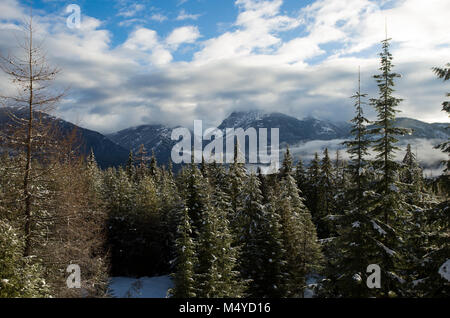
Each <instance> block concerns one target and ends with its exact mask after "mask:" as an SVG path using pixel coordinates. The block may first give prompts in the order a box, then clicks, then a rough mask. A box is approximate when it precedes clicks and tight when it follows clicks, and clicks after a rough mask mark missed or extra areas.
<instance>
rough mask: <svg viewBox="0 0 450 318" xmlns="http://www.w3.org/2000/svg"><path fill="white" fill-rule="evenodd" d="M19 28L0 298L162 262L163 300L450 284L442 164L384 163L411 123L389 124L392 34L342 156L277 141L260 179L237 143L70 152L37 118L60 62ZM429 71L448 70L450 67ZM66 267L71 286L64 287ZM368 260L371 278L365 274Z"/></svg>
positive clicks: (135, 273)
mask: <svg viewBox="0 0 450 318" xmlns="http://www.w3.org/2000/svg"><path fill="white" fill-rule="evenodd" d="M27 31H28V33H27V34H28V37H27V38H26V41H25V42H24V44H23V48H24V50H25V53H26V54H25V55H24V56H25V57H24V58H23V59H15V58H14V57H11V58H10V57H2V59H1V68H2V70H3V71H4V72H6V74H8V75H9V76H10V78H11V80H12V82H13V83H14V85H16V86H17V87H18V88H19V89H18V92H19V94H18V95H17V96H13V97H4V96H2V100H4V105H7V106H12V107H22V108H25V109H26V110H27V111H28V116H26V117H24V118H18V117H16V116H14V114H12V113H11V117H12V118H11V119H12V123H13V124H11V125H8V127H3V128H2V131H1V133H0V141H1V146H0V149H1V150H2V156H1V158H0V297H109V296H110V295H109V293H108V280H109V278H110V277H113V276H130V277H142V276H156V275H166V274H171V275H172V278H173V282H174V287H173V288H172V289H171V290H170V291H169V296H170V297H174V298H193V297H198V298H240V297H253V298H266V297H267V298H302V297H304V294H305V290H306V289H312V290H314V295H315V297H325V298H327V297H332V298H347V297H358V298H360V297H364V298H366V297H448V296H449V295H450V278H449V272H450V260H449V259H448V258H449V255H450V244H449V238H450V231H449V228H450V227H449V221H450V213H449V193H450V191H449V186H450V185H449V178H448V172H449V169H450V160H449V161H447V162H445V163H443V164H444V165H445V167H444V168H445V170H444V174H443V175H442V176H440V177H438V178H433V179H425V178H424V177H423V171H422V168H421V167H420V163H419V162H418V160H417V158H416V156H415V154H414V153H413V151H412V150H411V147H410V146H408V148H407V151H406V155H405V157H404V159H403V160H402V161H401V162H398V161H396V160H395V159H394V155H395V152H396V150H398V149H399V148H398V146H397V142H398V140H397V138H396V137H398V136H400V135H403V134H407V133H408V131H406V130H405V129H402V128H398V127H395V126H394V125H393V122H394V120H395V117H396V114H397V112H398V106H399V105H400V103H401V102H402V100H401V99H399V98H396V97H395V90H394V86H395V80H396V78H398V77H400V75H399V74H397V73H395V72H394V70H393V69H394V65H393V57H392V55H391V53H390V50H389V48H390V40H389V39H386V40H384V41H382V48H381V52H380V68H379V74H376V75H374V76H373V79H374V81H375V83H376V84H377V85H378V88H379V94H378V95H377V96H374V97H372V98H368V96H367V94H365V93H363V92H361V89H360V88H359V89H358V90H357V92H356V93H355V95H354V96H352V100H353V101H354V109H355V117H354V118H353V119H352V120H351V122H352V123H353V130H352V134H353V139H351V140H348V141H346V142H345V146H346V151H347V152H348V154H349V155H350V160H343V159H342V154H340V153H339V152H337V153H336V154H330V153H329V152H328V150H327V149H324V151H323V153H320V154H318V153H316V155H315V158H314V159H313V160H312V161H311V162H309V163H308V164H306V163H305V164H304V163H303V161H302V159H301V158H293V157H292V156H291V154H290V152H289V148H287V149H286V150H285V153H284V157H283V162H282V165H281V169H280V170H279V171H278V172H276V173H273V174H270V175H264V174H262V173H261V172H260V171H258V172H256V173H255V172H251V171H249V170H248V169H246V166H245V164H242V163H239V162H238V160H236V158H237V155H238V145H237V144H236V146H235V151H234V154H235V162H234V163H233V164H230V165H228V166H226V165H222V164H219V163H215V162H212V163H207V162H202V163H201V164H199V165H197V164H190V165H185V166H183V167H182V168H181V169H178V170H177V171H174V169H173V167H172V164H171V163H170V161H169V164H167V165H161V164H158V163H157V162H156V159H155V157H154V156H152V155H151V154H148V153H147V151H146V149H145V148H144V147H141V150H140V151H139V152H137V153H135V154H133V153H130V157H129V160H128V164H127V165H126V166H123V167H115V168H114V167H112V168H108V169H106V170H102V169H100V168H99V167H98V165H97V163H96V160H95V155H94V153H91V155H89V156H88V157H87V158H83V156H80V154H79V152H78V151H77V148H76V146H75V145H76V144H77V137H76V131H75V132H73V133H72V134H62V133H61V132H58V131H55V129H54V127H52V126H51V125H48V123H46V122H45V121H43V120H42V117H41V116H42V114H43V113H45V112H47V111H50V109H51V108H52V107H56V105H57V104H58V102H59V101H60V100H61V98H62V97H63V96H64V93H65V92H61V93H55V90H51V89H49V87H51V83H52V81H53V80H54V79H55V77H56V76H57V75H58V73H59V70H58V69H56V68H52V67H51V66H49V65H47V64H46V61H45V56H44V55H39V50H38V49H37V48H35V46H34V44H33V41H32V40H33V37H32V34H33V28H32V24H31V23H30V24H29V25H28V29H27ZM432 71H433V72H434V73H435V74H436V75H437V79H436V80H438V79H442V80H448V79H449V78H450V64H447V65H446V67H444V68H434V69H433V70H432ZM430 72H431V70H430ZM355 84H356V85H355V86H357V84H358V83H355ZM447 96H450V94H447ZM349 107H351V103H350V102H349ZM367 107H373V108H374V109H375V111H376V113H377V118H376V119H375V120H374V121H369V120H368V119H367V118H366V117H365V115H364V110H365V109H366V108H367ZM430 107H431V106H430ZM436 107H439V106H436ZM443 111H444V112H446V113H450V102H444V103H443ZM369 124H371V125H372V126H371V127H374V128H370V129H369V128H368V126H369ZM439 147H440V148H441V149H442V151H444V152H446V153H449V152H450V143H449V142H446V143H444V144H442V145H440V146H439ZM371 153H374V154H375V155H374V156H372V155H370V154H371ZM70 264H78V265H79V266H80V268H81V278H82V280H81V288H72V289H71V288H68V287H67V285H66V278H67V276H68V273H67V272H66V268H67V266H68V265H70ZM371 264H376V265H378V266H379V268H380V269H381V286H380V288H369V287H368V286H367V284H366V282H367V279H368V278H369V276H370V274H371V273H370V272H367V267H368V266H369V265H371ZM311 278H314V282H315V283H314V284H311V283H310V281H311Z"/></svg>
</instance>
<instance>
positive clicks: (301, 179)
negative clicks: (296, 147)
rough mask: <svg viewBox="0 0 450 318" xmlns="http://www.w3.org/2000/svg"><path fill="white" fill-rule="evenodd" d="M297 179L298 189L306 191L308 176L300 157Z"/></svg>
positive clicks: (296, 173) (296, 170) (296, 168)
mask: <svg viewBox="0 0 450 318" xmlns="http://www.w3.org/2000/svg"><path fill="white" fill-rule="evenodd" d="M295 181H296V182H297V187H298V189H299V190H300V191H301V192H302V193H306V188H307V177H306V172H305V168H304V166H303V161H302V159H301V158H299V159H298V162H297V165H296V166H295Z"/></svg>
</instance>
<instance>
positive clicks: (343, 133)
mask: <svg viewBox="0 0 450 318" xmlns="http://www.w3.org/2000/svg"><path fill="white" fill-rule="evenodd" d="M14 111H15V112H16V115H18V116H20V117H25V118H26V114H25V113H23V112H24V111H25V110H17V109H16V110H14ZM21 112H22V113H21ZM45 119H46V120H48V121H49V122H52V123H54V124H56V125H57V127H59V129H60V130H61V131H62V132H66V133H68V132H70V131H72V130H73V129H77V131H78V134H79V139H80V146H81V147H80V149H81V150H82V153H84V154H87V153H89V151H90V149H91V148H92V149H93V150H94V153H95V156H96V158H97V161H98V163H99V165H100V166H101V167H108V166H117V165H123V164H125V163H126V162H127V159H128V153H129V151H130V150H132V151H133V152H134V153H136V152H137V151H138V150H139V147H140V145H141V144H143V145H144V146H145V148H146V150H147V153H148V154H149V155H151V153H152V152H154V153H155V156H156V158H157V160H158V162H160V163H163V164H164V163H166V162H167V161H168V159H169V158H170V154H171V151H172V148H173V146H174V145H175V143H176V142H175V141H172V140H171V133H172V130H173V128H170V127H166V126H163V125H141V126H138V127H132V128H128V129H124V130H121V131H119V132H116V133H113V134H109V135H106V137H105V136H104V135H102V134H100V133H98V132H95V131H92V130H88V129H84V128H81V127H78V126H77V125H74V124H72V123H69V122H67V121H64V120H62V119H59V118H55V117H53V116H50V115H45ZM9 121H10V118H9V116H8V115H7V110H6V109H3V111H1V110H0V130H1V129H2V127H4V126H5V125H6V124H7V123H8V122H9ZM396 125H397V126H398V127H403V128H409V129H412V133H411V134H410V135H407V136H403V137H401V138H399V139H400V140H402V141H403V142H407V140H409V139H429V140H434V141H435V143H437V142H438V141H439V140H448V139H449V137H450V130H448V129H446V127H447V126H448V124H445V123H433V124H429V123H425V122H421V121H419V120H415V119H411V118H397V121H396ZM249 127H254V128H256V129H258V128H267V129H270V128H279V133H280V140H279V141H280V145H281V146H282V147H283V146H285V145H290V146H294V145H299V144H303V143H306V142H313V141H332V140H336V139H337V140H342V139H347V138H349V137H350V129H351V125H350V124H349V123H345V122H340V123H338V122H331V121H325V120H320V119H317V118H312V117H307V118H304V119H297V118H295V117H292V116H289V115H286V114H282V113H262V112H258V111H249V112H233V113H232V114H230V115H229V116H228V117H227V118H226V119H224V120H223V121H222V123H221V124H220V125H219V126H218V128H219V129H222V130H225V128H243V129H247V128H249ZM204 128H205V127H204ZM224 133H225V131H224ZM268 137H269V138H270V132H269V134H268ZM436 140H437V141H436ZM269 142H270V141H269Z"/></svg>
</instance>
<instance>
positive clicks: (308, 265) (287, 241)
mask: <svg viewBox="0 0 450 318" xmlns="http://www.w3.org/2000/svg"><path fill="white" fill-rule="evenodd" d="M290 162H292V158H290V154H289V152H286V154H285V161H284V163H283V167H282V169H283V170H284V172H285V176H284V178H283V179H282V181H281V186H280V193H279V197H278V202H277V208H278V214H279V215H280V224H281V228H282V241H283V246H284V250H285V251H286V267H285V271H286V295H287V296H288V297H303V295H304V290H305V288H306V287H307V286H306V277H307V275H309V274H312V273H314V272H315V271H317V269H318V268H319V267H320V263H321V261H322V254H321V250H320V244H319V242H318V240H317V234H316V228H315V226H314V224H313V222H312V219H311V215H310V213H309V211H308V209H307V208H306V206H305V205H304V203H303V201H304V199H303V198H302V197H301V196H300V192H299V190H298V188H297V184H296V182H295V180H294V178H293V177H292V166H291V165H290V164H289V163H290Z"/></svg>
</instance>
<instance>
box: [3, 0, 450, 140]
mask: <svg viewBox="0 0 450 318" xmlns="http://www.w3.org/2000/svg"><path fill="white" fill-rule="evenodd" d="M235 3H236V5H237V6H238V8H239V13H238V15H237V17H236V20H235V21H234V23H233V26H232V28H231V29H230V30H228V31H226V32H223V33H222V34H219V35H217V36H215V37H212V38H208V39H206V40H205V41H203V42H199V39H201V38H200V32H199V30H198V28H197V27H195V26H186V27H181V28H177V29H173V30H170V31H169V35H168V36H167V37H164V35H163V34H158V32H157V31H156V30H152V29H149V28H145V27H137V28H135V29H134V30H133V31H132V32H130V33H129V34H128V37H127V39H126V40H125V41H124V42H123V43H122V44H120V45H118V46H117V47H112V43H111V39H112V34H111V33H110V32H109V31H108V30H107V29H105V26H104V25H103V24H102V21H100V20H97V19H94V18H90V17H88V16H86V15H83V19H82V28H81V29H79V30H69V29H68V28H67V27H66V25H65V17H57V16H54V15H48V16H39V15H38V14H40V13H37V16H36V23H38V24H39V29H40V31H41V33H42V37H45V38H46V42H45V46H46V49H47V51H48V57H49V59H50V60H51V62H54V63H55V64H57V65H59V66H60V67H61V68H62V69H63V73H62V75H61V77H60V79H59V81H58V85H62V86H68V85H70V86H71V87H72V90H71V95H70V99H68V100H66V101H65V102H64V103H63V104H62V105H61V107H60V109H59V114H60V115H61V116H63V118H65V119H67V120H72V121H75V122H79V123H80V124H81V125H82V126H85V127H87V128H91V129H95V130H100V131H102V132H112V131H114V130H119V129H123V128H127V127H129V126H134V125H138V124H143V123H156V122H161V123H166V124H169V125H180V124H181V125H186V126H191V125H192V120H193V119H203V120H204V121H205V125H206V124H208V125H214V124H219V123H220V121H221V119H223V118H224V117H225V116H227V115H228V114H229V113H230V112H231V111H233V110H249V109H261V110H267V111H274V110H275V111H279V112H284V113H287V114H290V115H293V116H296V117H304V116H308V115H313V116H316V117H320V118H324V119H331V120H348V119H349V118H351V117H352V116H353V107H352V102H351V101H350V99H349V98H347V97H348V96H350V95H352V94H353V93H354V91H355V90H356V79H357V74H356V72H357V69H358V65H361V69H362V80H363V90H364V91H365V92H368V93H369V94H370V96H371V97H372V96H376V94H377V87H376V84H375V83H374V81H373V79H372V78H371V75H373V74H375V73H377V72H378V67H379V61H378V57H377V56H376V54H375V53H370V52H369V53H368V52H367V51H364V49H366V48H370V47H373V46H374V45H378V43H379V41H380V40H381V39H382V38H383V37H384V22H385V16H387V17H388V29H389V34H390V36H392V37H393V38H394V43H393V44H394V45H393V47H392V53H393V55H394V63H395V64H396V69H395V70H396V71H398V72H400V73H401V74H402V75H403V78H401V79H399V80H397V82H396V83H397V86H396V89H397V91H396V94H397V95H398V96H401V97H403V98H405V101H404V102H403V103H402V104H401V107H400V108H401V109H402V110H403V113H402V114H401V115H402V116H409V117H414V118H417V119H420V120H426V121H441V122H448V121H449V119H448V117H447V116H446V115H445V114H444V113H443V112H441V111H440V109H441V105H440V104H441V102H442V101H443V100H444V98H445V96H444V94H445V92H447V91H448V83H443V82H442V81H439V80H437V79H436V78H435V77H434V75H433V74H432V72H431V70H430V68H431V67H433V66H437V65H444V64H445V63H446V62H448V56H450V47H449V45H450V38H449V37H448V30H449V29H450V25H449V23H450V22H449V21H450V20H448V19H447V16H446V15H447V12H449V10H448V9H449V8H448V6H449V2H448V1H433V5H431V4H430V5H425V4H422V3H421V2H419V1H416V0H402V1H393V2H392V3H391V5H390V7H389V9H383V6H382V3H381V1H368V0H355V1H353V0H352V1H341V0H339V1H337V0H320V1H316V2H315V3H314V4H313V5H311V6H309V7H307V8H305V9H303V10H301V11H300V14H296V15H295V16H294V15H287V14H286V13H285V12H284V11H282V6H281V5H282V3H283V2H282V1H281V0H275V1H268V0H266V1H256V0H253V1H251V0H238V1H236V2H235ZM427 3H428V2H427ZM299 6H300V5H299ZM299 9H300V7H299ZM21 12H22V8H21V7H20V5H19V4H18V3H17V2H16V1H14V0H5V1H1V3H0V50H1V52H7V51H8V50H14V48H13V45H14V36H13V35H12V33H13V30H14V29H15V28H17V27H15V24H13V22H14V21H15V19H16V18H12V17H19V16H20V15H21ZM6 13H8V14H6ZM419 13H420V15H419ZM412 21H413V22H414V24H413V23H412ZM408 22H409V23H408ZM411 24H413V25H411ZM408 30H411V32H408ZM285 31H289V34H290V37H287V38H286V37H284V36H283V32H285ZM297 31H298V36H294V37H292V34H293V33H294V32H297ZM14 32H16V31H14ZM330 41H332V42H330ZM183 43H196V46H195V48H196V47H197V43H200V44H201V46H200V49H198V50H197V51H194V58H193V60H192V61H183V62H181V61H174V57H173V55H175V56H176V54H175V53H174V51H175V50H177V49H178V48H179V46H180V45H181V44H183ZM330 47H331V49H330ZM331 50H333V54H332V55H331V56H329V54H330V51H331ZM376 50H377V51H379V47H378V48H377V49H376ZM358 52H361V54H357V53H358ZM311 61H314V63H312V62H311ZM0 83H1V84H0V85H1V86H0V90H1V91H2V92H4V91H5V90H8V85H7V84H6V83H5V81H4V79H3V77H2V81H1V82H0ZM367 113H368V115H369V116H373V112H372V111H371V110H370V108H369V107H368V108H367Z"/></svg>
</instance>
